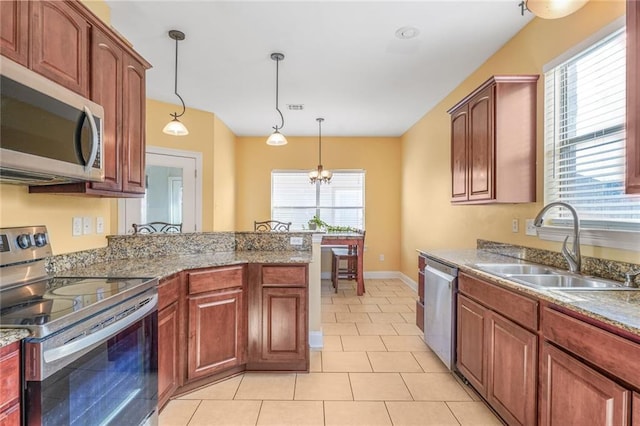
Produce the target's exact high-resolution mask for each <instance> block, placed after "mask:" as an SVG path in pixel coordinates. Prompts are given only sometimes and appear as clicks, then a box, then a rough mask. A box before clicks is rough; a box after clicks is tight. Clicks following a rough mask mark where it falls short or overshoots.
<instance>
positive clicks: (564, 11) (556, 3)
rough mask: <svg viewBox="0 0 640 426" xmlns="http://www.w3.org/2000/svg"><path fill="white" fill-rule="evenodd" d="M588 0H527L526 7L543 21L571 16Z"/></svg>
mask: <svg viewBox="0 0 640 426" xmlns="http://www.w3.org/2000/svg"><path fill="white" fill-rule="evenodd" d="M587 1H588V0H526V1H525V7H526V8H527V9H529V11H530V12H531V13H533V14H534V15H536V16H537V17H539V18H543V19H558V18H563V17H565V16H568V15H571V14H572V13H573V12H576V11H577V10H578V9H580V8H581V7H582V6H584V5H585V4H587Z"/></svg>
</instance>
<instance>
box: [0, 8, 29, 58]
mask: <svg viewBox="0 0 640 426" xmlns="http://www.w3.org/2000/svg"><path fill="white" fill-rule="evenodd" d="M0 53H1V54H2V55H3V56H6V57H7V58H10V59H13V60H14V61H16V62H18V63H19V64H22V65H24V66H27V62H28V55H29V3H27V2H26V1H17V0H11V1H0Z"/></svg>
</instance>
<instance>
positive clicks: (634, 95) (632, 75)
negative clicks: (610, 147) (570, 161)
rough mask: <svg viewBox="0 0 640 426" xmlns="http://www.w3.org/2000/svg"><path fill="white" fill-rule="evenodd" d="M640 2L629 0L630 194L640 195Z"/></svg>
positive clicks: (628, 183) (627, 147)
mask: <svg viewBox="0 0 640 426" xmlns="http://www.w3.org/2000/svg"><path fill="white" fill-rule="evenodd" d="M639 51H640V3H639V2H638V1H637V0H627V143H626V149H627V154H626V155H627V180H626V192H627V194H640V83H639V82H638V80H640V53H638V52H639Z"/></svg>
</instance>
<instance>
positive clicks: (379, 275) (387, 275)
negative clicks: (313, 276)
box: [320, 271, 418, 291]
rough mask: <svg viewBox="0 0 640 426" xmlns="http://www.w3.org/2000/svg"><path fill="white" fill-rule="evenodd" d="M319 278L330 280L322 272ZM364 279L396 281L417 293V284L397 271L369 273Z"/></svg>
mask: <svg viewBox="0 0 640 426" xmlns="http://www.w3.org/2000/svg"><path fill="white" fill-rule="evenodd" d="M320 278H321V279H323V280H330V279H331V272H323V273H322V274H320ZM364 278H365V279H369V280H390V279H398V280H400V281H402V282H403V283H405V284H406V285H407V287H409V288H411V289H412V290H413V291H418V284H417V283H416V282H415V281H413V280H412V279H411V278H409V277H408V276H406V275H405V274H403V273H402V272H399V271H369V272H365V273H364Z"/></svg>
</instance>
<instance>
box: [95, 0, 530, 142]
mask: <svg viewBox="0 0 640 426" xmlns="http://www.w3.org/2000/svg"><path fill="white" fill-rule="evenodd" d="M107 3H108V4H109V6H110V7H111V23H112V25H113V26H114V27H115V28H116V29H117V30H118V31H119V32H120V33H121V34H122V35H124V36H125V37H126V38H127V39H128V40H129V41H130V42H131V43H133V45H134V48H135V49H136V50H137V51H138V52H139V53H140V54H141V55H142V56H144V57H145V58H146V59H147V60H148V61H149V62H150V63H151V64H152V65H153V68H152V69H150V70H149V71H148V73H147V96H148V97H150V98H152V99H158V100H161V101H165V102H170V103H175V104H179V100H178V98H177V97H176V96H175V94H174V92H173V88H174V87H173V86H174V60H175V59H174V58H175V41H174V40H172V39H170V38H169V37H168V35H167V32H168V31H169V30H171V29H178V30H181V31H183V32H184V33H185V34H186V39H185V40H184V41H181V42H179V43H180V44H179V64H178V93H180V95H181V96H182V97H183V99H184V100H185V103H186V104H187V107H190V108H197V109H201V110H205V111H210V112H213V113H215V114H216V115H217V116H218V117H219V118H220V119H221V120H222V121H223V122H224V123H225V124H227V125H228V126H229V128H230V129H231V130H232V131H233V133H235V134H236V135H238V136H265V137H266V136H267V135H268V134H269V133H271V131H272V130H271V128H272V126H274V125H280V117H279V115H278V113H277V112H276V110H275V80H276V62H275V61H273V60H272V59H270V54H271V53H272V52H282V53H283V54H284V55H285V59H284V60H283V61H281V62H280V99H279V106H280V110H281V111H282V113H283V114H284V118H285V124H284V128H283V130H282V133H284V134H285V135H288V136H294V135H295V136H311V135H317V134H318V124H317V122H316V120H315V119H316V118H317V117H324V118H325V121H324V123H323V125H322V134H323V135H327V136H400V135H402V134H403V133H404V132H405V131H407V130H408V129H409V128H410V127H411V126H412V125H413V124H415V123H416V122H417V121H418V120H419V119H420V118H421V117H422V116H423V115H424V114H425V113H426V112H427V111H429V109H430V108H432V107H433V106H434V105H435V104H437V103H438V102H439V101H440V100H441V99H442V98H443V97H444V96H446V95H447V94H448V93H449V92H451V90H452V89H454V88H455V87H456V86H457V85H458V84H459V83H460V82H462V81H463V80H464V79H465V78H466V77H467V76H468V75H469V74H471V73H472V72H473V71H474V70H475V69H476V68H477V67H478V66H479V65H481V64H482V63H483V62H484V61H485V60H486V59H487V58H489V57H490V56H491V55H492V54H493V53H494V52H496V51H497V50H498V49H499V48H500V47H501V46H502V45H504V44H505V43H506V42H507V41H508V40H509V39H510V38H511V37H513V36H514V35H515V34H516V33H517V32H518V31H519V30H520V29H521V28H522V27H523V26H524V25H526V24H527V23H528V22H529V21H530V20H531V18H532V15H531V14H529V13H526V14H525V16H521V14H520V8H519V7H518V0H513V1H506V0H496V1H454V0H443V1H433V0H432V1H350V2H343V1H332V0H325V1H279V2H274V1H264V0H263V1H242V0H233V1H141V0H133V1H123V0H107ZM406 26H411V27H415V28H417V29H418V31H419V35H418V36H417V37H415V38H413V39H399V38H397V37H396V35H395V33H396V30H398V29H399V28H401V27H406ZM487 77H489V76H487ZM289 104H302V105H304V109H303V110H302V111H291V110H289V109H288V107H287V106H288V105H289ZM169 119H170V117H169V116H168V115H167V120H169Z"/></svg>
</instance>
